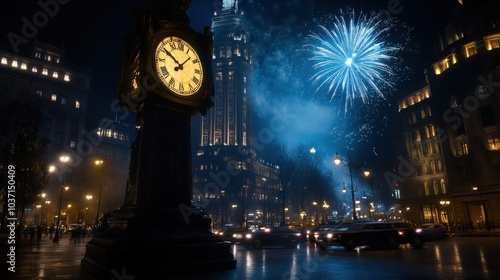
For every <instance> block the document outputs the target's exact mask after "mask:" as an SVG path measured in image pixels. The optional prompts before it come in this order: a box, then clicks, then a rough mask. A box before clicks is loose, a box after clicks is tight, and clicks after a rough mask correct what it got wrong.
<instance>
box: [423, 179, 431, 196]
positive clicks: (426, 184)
mask: <svg viewBox="0 0 500 280" xmlns="http://www.w3.org/2000/svg"><path fill="white" fill-rule="evenodd" d="M424 192H425V196H429V195H431V192H430V191H429V183H428V182H424Z"/></svg>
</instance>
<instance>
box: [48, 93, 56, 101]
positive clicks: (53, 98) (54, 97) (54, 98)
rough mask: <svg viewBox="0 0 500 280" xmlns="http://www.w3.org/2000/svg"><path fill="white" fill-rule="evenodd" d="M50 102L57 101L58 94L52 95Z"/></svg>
mask: <svg viewBox="0 0 500 280" xmlns="http://www.w3.org/2000/svg"><path fill="white" fill-rule="evenodd" d="M50 100H52V101H57V95H56V94H54V93H53V94H51V95H50Z"/></svg>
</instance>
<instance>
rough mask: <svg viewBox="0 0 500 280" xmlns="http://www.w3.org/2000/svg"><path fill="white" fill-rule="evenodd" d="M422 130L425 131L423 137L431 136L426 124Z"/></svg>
mask: <svg viewBox="0 0 500 280" xmlns="http://www.w3.org/2000/svg"><path fill="white" fill-rule="evenodd" d="M424 131H425V138H427V139H428V138H431V132H430V131H429V127H428V126H424Z"/></svg>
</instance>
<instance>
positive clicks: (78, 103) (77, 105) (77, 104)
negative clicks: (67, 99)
mask: <svg viewBox="0 0 500 280" xmlns="http://www.w3.org/2000/svg"><path fill="white" fill-rule="evenodd" d="M75 108H76V109H80V101H78V100H76V101H75Z"/></svg>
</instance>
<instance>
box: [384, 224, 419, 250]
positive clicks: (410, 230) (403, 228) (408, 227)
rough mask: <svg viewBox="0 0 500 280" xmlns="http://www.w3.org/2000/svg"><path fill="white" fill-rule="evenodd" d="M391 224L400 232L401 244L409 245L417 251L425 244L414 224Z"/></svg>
mask: <svg viewBox="0 0 500 280" xmlns="http://www.w3.org/2000/svg"><path fill="white" fill-rule="evenodd" d="M391 224H392V226H393V227H395V228H396V229H397V230H398V233H399V243H400V244H408V243H409V244H410V245H411V246H412V247H413V248H415V249H419V248H421V247H422V245H423V244H424V242H423V241H422V239H421V238H420V236H419V235H418V234H417V231H416V230H415V228H414V227H413V225H412V224H410V223H407V222H392V223H391Z"/></svg>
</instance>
